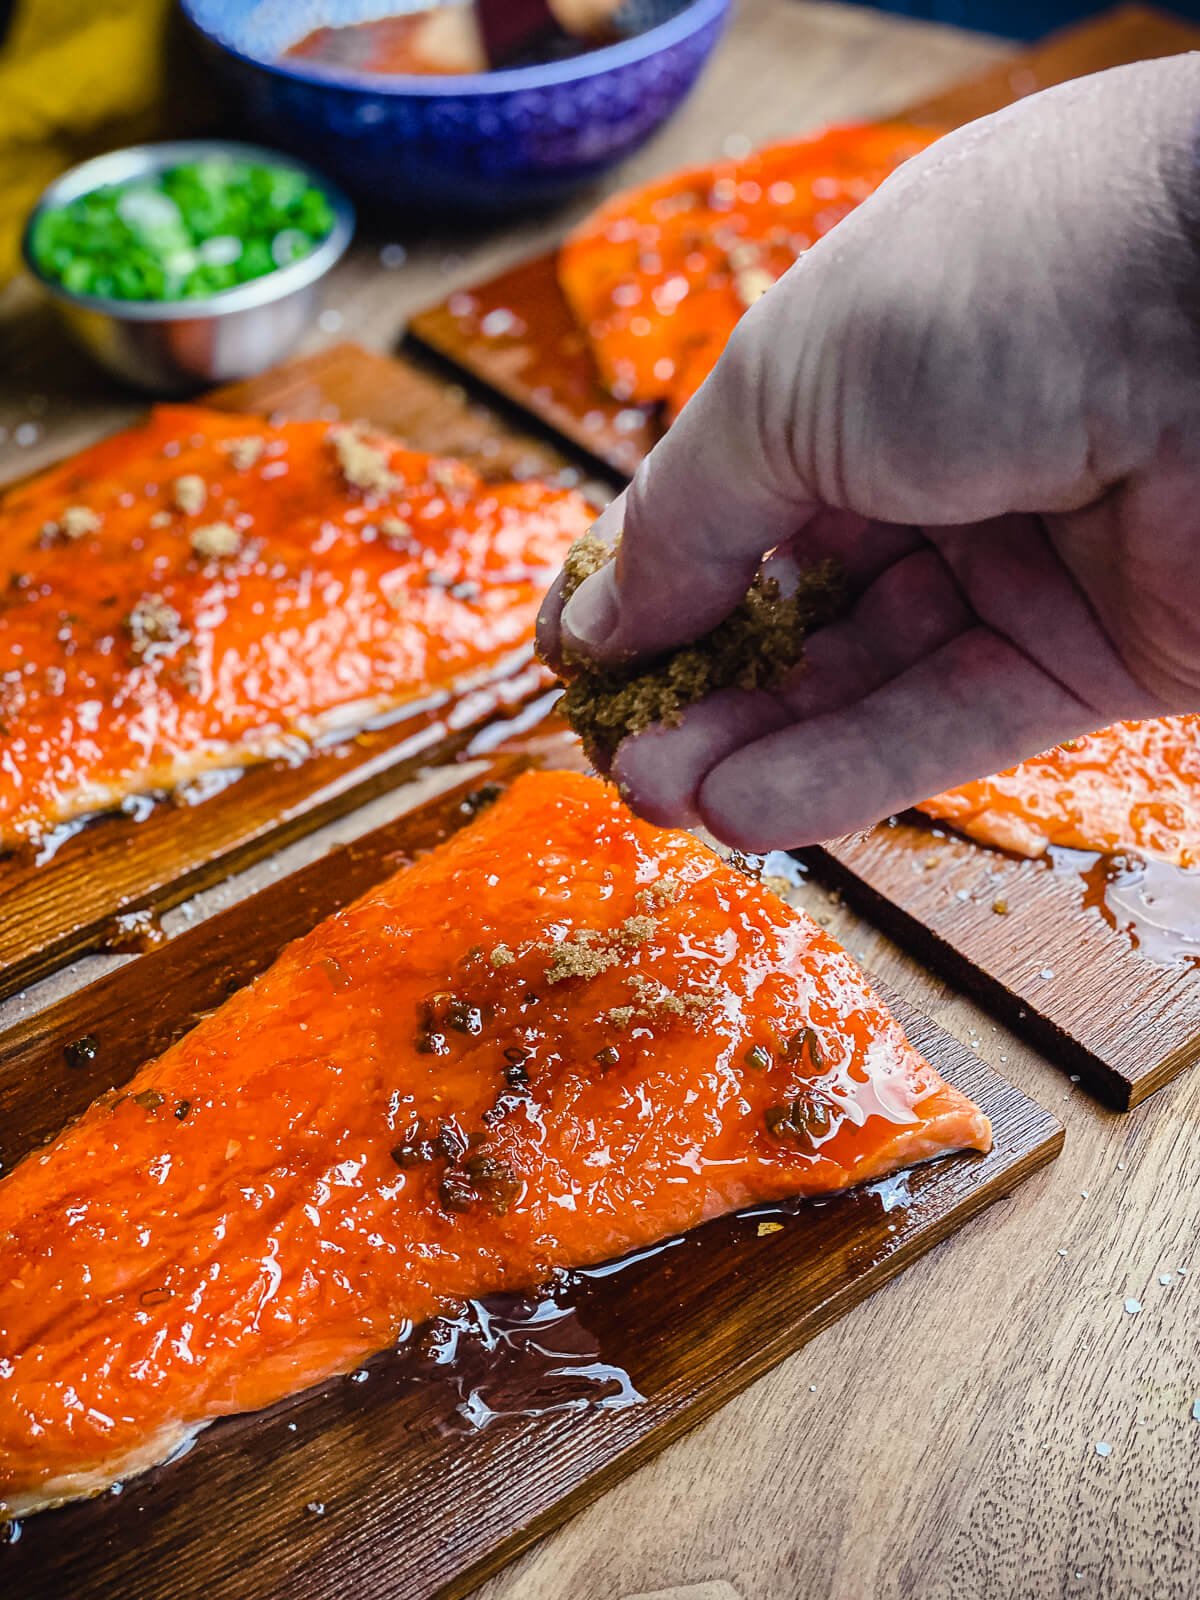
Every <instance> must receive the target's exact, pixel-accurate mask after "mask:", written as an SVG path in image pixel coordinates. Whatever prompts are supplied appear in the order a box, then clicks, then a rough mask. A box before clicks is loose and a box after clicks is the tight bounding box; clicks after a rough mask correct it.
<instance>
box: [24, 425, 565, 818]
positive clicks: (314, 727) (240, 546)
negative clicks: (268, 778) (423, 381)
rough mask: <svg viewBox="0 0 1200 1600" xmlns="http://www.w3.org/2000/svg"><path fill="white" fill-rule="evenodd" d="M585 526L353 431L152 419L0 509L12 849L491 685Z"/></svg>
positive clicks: (508, 487)
mask: <svg viewBox="0 0 1200 1600" xmlns="http://www.w3.org/2000/svg"><path fill="white" fill-rule="evenodd" d="M593 515H594V513H593V512H592V510H591V509H590V508H589V506H588V505H587V504H586V502H585V501H584V500H583V499H582V498H581V497H580V496H578V495H575V494H570V493H566V492H564V491H562V490H555V489H549V488H546V487H545V486H542V485H538V484H533V483H521V484H512V483H510V484H504V485H501V486H490V485H488V484H485V483H484V482H483V481H482V480H481V479H480V478H479V477H477V476H476V474H475V473H473V472H472V471H471V470H470V469H468V468H467V467H465V466H463V465H462V464H461V463H457V462H453V461H446V460H441V459H438V458H436V457H431V456H427V455H422V454H418V453H417V452H415V451H411V450H405V449H402V448H401V447H400V446H399V445H397V444H395V443H393V442H391V441H389V440H385V439H382V438H379V437H377V436H371V435H367V434H364V433H362V432H360V431H358V430H355V429H351V428H345V427H336V426H334V427H331V426H330V424H328V423H324V422H289V423H284V424H281V425H280V426H277V427H271V426H268V425H267V424H266V423H264V422H261V421H259V420H257V419H255V418H250V417H246V416H234V415H229V414H226V413H222V412H216V411H205V410H201V409H198V408H194V407H184V406H165V407H161V408H159V409H158V410H156V411H155V412H154V413H153V415H152V416H151V417H150V419H149V420H148V421H147V422H146V423H145V424H144V425H142V426H140V427H136V428H133V429H131V430H130V431H129V432H127V433H122V434H119V435H117V436H116V437H115V438H112V439H109V440H106V441H105V442H104V443H102V444H100V445H97V446H96V447H95V448H94V449H91V450H88V451H86V452H85V453H84V454H83V455H81V456H77V457H75V458H74V459H73V460H71V461H69V462H67V463H65V464H64V465H63V466H60V467H58V468H56V469H54V470H52V471H50V472H48V473H46V474H45V475H44V476H42V477H40V478H38V479H36V480H35V481H34V482H32V483H30V484H28V485H25V486H23V487H21V488H18V489H16V490H14V491H13V492H12V493H11V494H10V495H9V496H8V497H7V498H6V499H5V500H4V501H3V502H2V503H0V846H4V845H11V844H12V843H13V842H14V841H15V840H17V839H19V838H21V837H25V836H29V835H36V834H37V833H39V832H41V831H43V830H44V829H45V828H47V827H48V826H52V825H54V824H55V823H59V822H63V821H66V820H68V819H70V818H73V817H77V816H81V815H86V814H89V813H92V812H96V811H101V810H104V809H106V808H108V807H111V806H112V805H114V804H119V803H120V802H121V801H122V800H123V799H125V798H126V797H128V796H130V795H132V794H137V793H145V792H148V791H152V790H159V789H168V788H171V787H173V786H175V785H177V784H179V783H180V782H183V781H185V780H186V779H188V778H190V777H193V776H195V775H196V774H197V773H199V772H202V771H205V770H207V769H210V768H213V767H234V766H240V765H245V764H246V763H248V762H250V761H254V760H258V759H263V758H265V757H269V756H272V755H277V754H279V753H281V751H282V752H286V753H291V752H294V751H295V750H296V749H297V746H298V745H299V746H300V748H303V746H302V744H301V741H307V740H309V739H311V738H312V737H313V736H314V735H317V734H320V733H322V732H324V731H326V730H328V729H330V728H342V727H345V728H351V727H353V726H355V725H359V724H361V723H362V721H363V720H364V719H365V718H366V717H368V716H370V715H372V714H375V713H378V712H379V711H381V710H385V709H390V708H393V707H396V706H399V705H402V704H404V703H405V702H408V701H415V700H417V699H420V698H423V697H425V696H427V695H428V694H429V693H430V692H431V691H437V690H445V689H447V688H449V687H450V686H452V685H453V684H455V683H458V682H460V681H463V680H464V679H466V678H469V677H470V676H472V675H473V674H476V673H479V672H480V671H482V670H484V669H486V668H489V667H496V666H498V665H499V664H500V663H501V662H502V661H503V660H504V659H505V658H506V657H508V656H510V655H512V654H513V653H514V652H517V651H520V650H522V649H524V648H526V647H528V645H529V644H530V641H531V637H532V633H533V623H534V617H535V615H536V612H537V607H538V603H539V600H540V598H541V594H542V591H543V590H544V588H545V585H546V583H547V582H548V580H549V578H550V576H551V575H552V574H553V572H554V571H555V570H556V569H557V567H558V566H559V564H560V563H561V561H562V559H563V556H564V555H565V553H566V551H567V548H568V547H569V545H570V543H571V541H572V539H574V538H575V537H576V536H577V535H578V534H580V533H581V532H583V530H584V529H585V528H586V527H587V526H588V524H589V523H590V522H591V520H592V517H593Z"/></svg>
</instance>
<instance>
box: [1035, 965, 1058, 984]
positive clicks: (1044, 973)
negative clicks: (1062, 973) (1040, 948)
mask: <svg viewBox="0 0 1200 1600" xmlns="http://www.w3.org/2000/svg"><path fill="white" fill-rule="evenodd" d="M1053 976H1054V968H1053V967H1043V968H1042V970H1041V971H1040V972H1039V973H1038V977H1039V978H1041V979H1043V980H1044V981H1045V980H1048V979H1050V978H1052V977H1053Z"/></svg>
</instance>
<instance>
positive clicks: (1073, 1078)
mask: <svg viewBox="0 0 1200 1600" xmlns="http://www.w3.org/2000/svg"><path fill="white" fill-rule="evenodd" d="M1071 1082H1072V1083H1078V1082H1079V1074H1078V1073H1077V1072H1073V1073H1072V1074H1071Z"/></svg>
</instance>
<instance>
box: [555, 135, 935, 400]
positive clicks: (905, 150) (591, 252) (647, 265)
mask: <svg viewBox="0 0 1200 1600" xmlns="http://www.w3.org/2000/svg"><path fill="white" fill-rule="evenodd" d="M936 137H937V135H936V133H934V132H932V131H930V130H929V129H926V128H911V127H905V126H903V125H901V124H892V123H880V124H876V125H871V124H867V125H858V126H850V127H842V128H830V129H827V130H825V131H824V132H821V133H816V134H812V135H809V136H808V137H806V138H802V139H790V140H788V141H787V142H786V143H783V144H774V145H768V146H767V147H766V148H764V149H762V150H758V151H756V152H754V153H753V154H752V155H748V156H746V157H745V158H744V159H742V160H725V161H718V162H716V163H715V164H713V165H711V166H706V167H693V168H690V169H689V170H687V171H684V172H678V173H675V174H673V175H672V176H671V177H669V178H664V179H660V180H659V181H657V182H655V183H651V184H647V185H646V186H645V187H643V188H640V189H634V190H631V191H629V192H627V193H625V194H618V195H616V196H614V197H613V198H612V199H611V200H609V201H607V202H606V203H605V204H604V205H603V206H601V207H600V208H599V210H597V211H596V212H594V213H593V215H592V216H590V217H589V218H588V219H587V220H586V221H585V222H584V223H583V224H582V225H581V226H580V227H579V228H577V229H576V230H575V232H574V233H572V234H571V235H570V236H569V237H568V239H567V241H566V243H565V244H564V245H563V247H562V250H561V251H560V252H559V258H558V277H559V283H560V285H561V288H562V290H563V293H564V295H565V296H566V299H567V303H568V305H569V306H570V307H571V311H572V313H573V314H574V316H575V319H576V321H577V322H578V323H579V326H580V327H581V328H582V329H583V330H584V332H585V333H586V335H587V338H588V341H589V343H590V345H591V349H592V352H593V354H594V356H595V359H596V364H597V366H598V368H599V370H600V375H601V377H602V379H603V381H604V383H605V385H606V386H607V387H608V388H609V389H610V390H611V392H612V393H613V394H614V395H615V396H616V397H617V398H618V399H621V400H627V401H633V402H637V403H638V404H642V405H657V404H660V403H661V404H663V405H664V406H665V408H666V413H667V416H668V418H671V419H673V418H674V417H676V416H677V415H678V414H679V412H680V411H682V409H683V407H684V405H685V404H686V403H687V401H688V400H689V399H690V398H691V396H692V395H693V394H695V392H696V390H697V389H698V388H699V387H700V385H701V384H702V383H703V382H704V379H705V378H706V377H707V376H708V374H709V373H710V372H711V371H712V369H713V367H714V366H715V365H716V363H717V360H718V358H719V356H720V354H721V352H722V351H723V350H724V348H725V346H726V344H727V343H728V340H729V336H730V334H731V333H732V332H733V329H734V326H735V325H736V323H737V321H738V319H739V318H740V317H741V316H742V314H743V312H744V311H746V310H747V308H748V307H749V306H751V305H753V304H754V302H755V300H757V299H758V297H759V296H760V295H761V294H762V293H764V291H765V290H766V289H768V288H769V287H770V286H771V284H773V283H774V282H775V281H776V280H777V279H778V278H781V277H782V276H783V274H784V273H785V272H786V271H787V269H788V268H789V267H790V266H791V265H792V264H793V262H795V261H796V259H797V258H798V257H799V256H801V255H803V253H804V251H806V250H807V249H808V248H809V247H810V246H811V245H813V244H815V243H816V241H817V240H818V239H819V238H821V237H822V236H823V235H824V234H826V233H828V232H829V230H830V229H831V228H833V227H834V226H836V224H837V223H839V222H840V221H841V220H842V218H843V217H845V216H847V215H848V214H849V213H850V212H851V211H852V210H853V209H854V208H855V206H857V205H859V204H861V202H862V201H863V200H865V199H866V198H867V196H868V195H869V194H871V193H872V192H873V191H874V190H875V189H877V188H878V187H879V185H880V184H881V183H882V182H883V180H884V179H885V178H886V177H888V176H889V174H890V173H892V172H893V171H895V169H896V168H897V167H898V166H899V165H900V163H901V162H903V161H906V160H907V159H908V158H909V156H912V155H915V154H916V153H917V152H918V151H919V150H923V149H925V147H926V146H927V145H929V144H932V143H933V141H934V139H935V138H936Z"/></svg>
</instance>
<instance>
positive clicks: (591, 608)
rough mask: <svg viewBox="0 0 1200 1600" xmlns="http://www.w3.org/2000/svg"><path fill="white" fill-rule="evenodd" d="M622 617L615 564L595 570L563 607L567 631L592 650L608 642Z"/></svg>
mask: <svg viewBox="0 0 1200 1600" xmlns="http://www.w3.org/2000/svg"><path fill="white" fill-rule="evenodd" d="M619 620H620V608H619V606H618V603H617V585H616V575H615V573H614V571H613V569H612V567H611V566H608V567H603V568H602V569H601V570H600V571H599V572H594V573H593V574H592V576H591V577H590V578H588V579H587V581H586V582H585V583H582V584H581V585H580V586H579V588H578V589H576V591H575V593H574V594H573V595H572V596H571V598H570V599H569V600H568V601H567V603H566V605H565V606H564V607H563V614H562V626H563V632H564V633H566V634H569V635H570V637H571V638H572V639H573V640H574V641H575V643H576V644H580V645H583V646H584V648H585V649H589V650H595V649H598V648H599V647H600V646H601V645H603V644H605V643H606V642H607V640H608V639H609V638H610V637H611V635H612V634H613V633H614V632H615V631H616V626H617V623H618V621H619Z"/></svg>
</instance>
